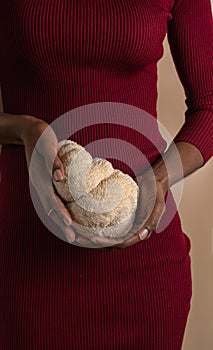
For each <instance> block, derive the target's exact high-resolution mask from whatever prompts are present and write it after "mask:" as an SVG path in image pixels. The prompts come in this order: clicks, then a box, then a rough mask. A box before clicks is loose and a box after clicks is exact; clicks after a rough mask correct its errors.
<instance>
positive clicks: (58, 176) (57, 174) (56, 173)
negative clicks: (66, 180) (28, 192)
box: [53, 169, 63, 181]
mask: <svg viewBox="0 0 213 350" xmlns="http://www.w3.org/2000/svg"><path fill="white" fill-rule="evenodd" d="M53 177H54V180H55V181H59V180H62V179H63V175H62V172H61V170H60V169H57V170H55V171H54V173H53Z"/></svg>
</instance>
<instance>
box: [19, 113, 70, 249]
mask: <svg viewBox="0 0 213 350" xmlns="http://www.w3.org/2000/svg"><path fill="white" fill-rule="evenodd" d="M41 135H42V137H41ZM40 137H41V138H40ZM21 139H22V140H23V143H24V146H25V155H26V160H27V166H28V169H29V172H30V179H31V182H32V184H33V186H34V188H35V190H36V192H37V193H38V196H39V198H40V200H41V203H42V205H43V207H44V210H45V212H46V214H47V215H48V216H49V217H50V218H51V219H52V220H53V221H54V222H55V223H56V224H57V225H58V226H59V227H60V229H61V231H62V232H63V233H64V234H65V236H66V238H67V240H68V241H69V242H73V241H74V240H75V233H74V231H73V230H72V228H71V227H70V225H71V224H72V219H71V216H70V214H69V212H68V210H67V209H66V208H65V206H64V204H63V202H62V201H61V199H60V198H59V196H58V195H57V194H56V192H55V190H54V187H53V184H52V177H53V176H54V179H55V180H56V181H63V176H64V168H63V164H62V162H61V160H60V158H59V157H58V155H57V151H58V140H57V137H56V135H55V133H54V131H53V129H52V128H51V127H50V126H49V125H48V124H47V123H45V122H44V121H43V120H41V119H37V118H34V117H32V118H31V117H29V118H27V119H26V121H25V123H24V125H23V127H22V129H21ZM38 140H39V142H38V143H37V141H38ZM31 159H32V160H33V161H32V163H31ZM53 160H54V162H53Z"/></svg>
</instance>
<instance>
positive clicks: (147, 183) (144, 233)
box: [105, 171, 168, 250]
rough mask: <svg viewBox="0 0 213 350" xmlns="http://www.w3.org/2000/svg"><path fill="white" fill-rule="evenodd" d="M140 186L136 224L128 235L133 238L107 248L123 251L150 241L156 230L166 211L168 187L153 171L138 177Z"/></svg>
mask: <svg viewBox="0 0 213 350" xmlns="http://www.w3.org/2000/svg"><path fill="white" fill-rule="evenodd" d="M137 182H138V186H139V198H138V206H137V211H136V215H135V220H134V224H133V226H132V228H131V230H130V231H129V233H128V235H130V234H131V233H132V236H130V238H128V239H127V240H125V241H123V242H122V243H119V244H116V245H113V246H112V247H109V248H105V249H107V250H113V249H123V248H127V247H130V246H132V245H133V244H136V243H139V242H141V241H143V240H146V239H148V238H149V237H150V236H151V234H152V232H153V231H154V230H156V228H157V226H158V224H159V222H160V219H161V217H162V215H163V213H164V211H165V195H166V192H167V190H168V186H167V185H165V184H164V182H163V181H161V180H160V179H158V178H157V177H156V176H155V175H154V172H153V171H147V172H145V173H144V174H142V175H140V176H138V177H137Z"/></svg>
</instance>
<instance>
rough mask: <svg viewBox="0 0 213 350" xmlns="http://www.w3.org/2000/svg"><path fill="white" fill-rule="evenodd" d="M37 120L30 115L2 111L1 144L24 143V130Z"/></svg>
mask: <svg viewBox="0 0 213 350" xmlns="http://www.w3.org/2000/svg"><path fill="white" fill-rule="evenodd" d="M36 120H37V118H34V117H32V116H28V115H15V114H8V113H0V144H1V145H4V144H17V145H23V144H24V143H23V139H22V133H23V130H24V129H25V128H27V127H28V126H29V124H30V123H31V122H32V121H36Z"/></svg>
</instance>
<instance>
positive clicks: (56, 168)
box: [52, 156, 64, 181]
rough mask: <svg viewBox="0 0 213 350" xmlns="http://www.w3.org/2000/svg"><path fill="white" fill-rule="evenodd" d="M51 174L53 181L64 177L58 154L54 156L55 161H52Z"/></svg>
mask: <svg viewBox="0 0 213 350" xmlns="http://www.w3.org/2000/svg"><path fill="white" fill-rule="evenodd" d="M52 174H53V178H54V180H55V181H61V180H63V178H64V167H63V164H62V161H61V160H60V158H59V157H58V156H56V158H55V161H54V163H53V170H52Z"/></svg>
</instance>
